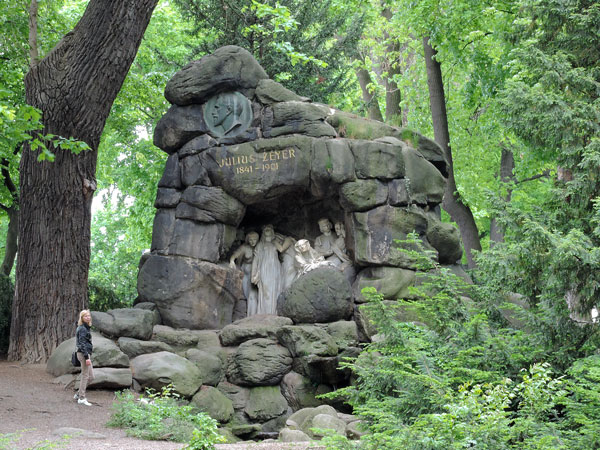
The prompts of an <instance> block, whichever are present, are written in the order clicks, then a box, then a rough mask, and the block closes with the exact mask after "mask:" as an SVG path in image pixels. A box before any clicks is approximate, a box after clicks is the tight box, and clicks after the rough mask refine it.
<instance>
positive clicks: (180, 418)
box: [107, 385, 225, 450]
mask: <svg viewBox="0 0 600 450" xmlns="http://www.w3.org/2000/svg"><path fill="white" fill-rule="evenodd" d="M181 403H182V402H181V399H180V398H179V396H178V395H177V394H176V393H175V392H173V388H172V386H171V385H169V386H166V387H164V388H163V389H162V391H161V392H160V393H156V392H154V391H152V390H148V391H147V393H146V396H144V395H142V396H140V398H139V399H136V398H135V397H134V395H133V394H132V393H131V391H123V392H118V393H117V401H116V403H115V404H113V413H112V416H111V418H110V420H109V421H108V423H107V425H108V426H112V427H117V428H124V429H125V432H126V433H127V434H129V435H130V436H134V437H137V438H140V439H147V440H169V441H175V442H190V446H189V447H188V448H190V449H193V450H208V449H211V448H213V445H214V444H215V443H219V442H224V440H225V439H224V438H223V437H222V436H221V435H220V434H219V433H218V431H217V422H216V421H215V420H214V419H212V418H211V417H210V416H208V415H207V414H205V413H196V412H195V411H194V409H193V407H192V406H190V405H183V404H181Z"/></svg>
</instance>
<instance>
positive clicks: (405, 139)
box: [138, 46, 462, 329]
mask: <svg viewBox="0 0 600 450" xmlns="http://www.w3.org/2000/svg"><path fill="white" fill-rule="evenodd" d="M165 95H166V97H167V99H168V100H169V101H170V102H171V103H172V106H171V107H170V109H169V110H168V112H167V113H166V114H165V116H163V118H162V119H161V120H160V121H159V123H158V125H157V127H156V131H155V135H154V143H155V145H157V146H158V147H160V148H161V149H163V150H164V151H165V152H167V153H168V154H169V157H168V159H167V162H166V166H165V171H164V174H163V177H162V179H161V180H160V182H159V189H158V193H157V198H156V202H155V206H156V208H157V213H156V217H155V221H154V229H153V240H152V248H151V253H150V255H146V256H144V257H143V260H142V262H141V269H140V273H139V277H138V292H139V297H140V300H142V301H149V302H153V303H155V304H156V305H157V307H158V309H159V311H160V314H161V317H162V320H163V323H164V324H165V325H168V326H171V327H174V328H181V327H183V328H189V329H211V328H215V329H219V328H223V327H224V326H226V325H227V324H229V323H231V322H233V321H234V320H236V319H240V318H243V317H245V316H246V315H247V313H248V311H251V312H252V313H254V312H255V311H256V303H255V302H256V296H257V295H258V297H259V298H260V297H261V292H260V291H261V289H258V294H256V289H257V286H260V285H261V283H262V285H264V284H265V282H264V280H260V279H258V280H255V281H253V283H254V284H252V283H251V282H250V279H251V277H252V274H251V259H252V256H251V255H252V249H251V248H250V249H248V248H246V250H247V251H246V256H244V261H242V263H241V267H240V268H241V269H242V270H237V269H236V268H232V267H228V266H227V265H226V264H223V263H224V262H226V261H229V260H230V257H231V255H235V256H234V260H235V259H237V258H239V255H240V253H237V254H234V251H236V250H237V249H239V248H243V246H244V242H243V241H244V236H245V235H247V234H248V233H255V232H258V233H260V231H261V229H262V228H263V227H264V226H265V225H267V224H272V225H273V228H274V230H275V234H276V235H277V236H280V237H281V239H283V238H285V237H287V238H288V239H290V240H291V241H292V242H296V241H298V240H301V239H305V240H307V241H308V242H309V244H313V247H315V248H317V247H318V242H316V241H318V236H319V234H320V230H319V225H318V223H319V219H321V218H323V217H324V218H327V219H328V220H329V221H330V223H331V224H333V223H339V224H341V225H340V226H341V227H342V228H343V233H342V234H341V235H340V236H341V239H340V241H341V243H342V246H343V247H344V250H343V251H344V256H345V259H346V260H347V261H345V262H347V264H346V265H345V267H346V266H347V267H348V269H347V270H345V271H344V274H345V278H346V281H347V282H348V283H355V286H354V289H352V290H350V289H348V288H346V287H345V286H342V287H340V288H339V289H338V287H337V285H336V289H330V290H329V291H330V292H333V291H336V293H337V295H338V296H340V295H342V293H343V295H346V294H345V293H346V292H348V297H347V298H345V299H343V300H341V299H332V301H333V303H334V304H336V306H335V307H330V308H329V309H330V311H327V308H328V307H329V303H328V302H327V301H326V300H323V299H321V298H319V301H318V302H314V301H313V303H317V308H315V305H312V306H311V305H310V300H311V297H314V295H315V293H316V292H318V291H319V289H320V287H319V285H318V283H317V279H318V278H319V276H317V275H314V274H313V276H312V277H313V278H314V280H312V281H308V280H303V284H304V287H303V288H302V287H300V286H291V287H290V284H291V282H290V281H287V282H286V281H285V280H283V281H281V283H282V288H281V289H274V292H272V293H269V295H268V297H269V298H270V300H269V301H270V302H275V301H276V300H273V299H272V298H271V297H272V296H273V295H279V294H281V295H279V298H278V305H277V308H278V309H277V314H279V315H284V316H287V317H290V318H292V320H294V322H296V323H300V322H328V321H335V320H340V319H347V318H349V316H350V315H351V312H352V309H353V308H352V303H353V301H355V300H356V298H357V297H359V296H360V292H357V291H359V289H358V288H357V287H356V283H358V284H359V285H362V284H364V280H366V279H370V278H372V273H373V270H374V269H376V268H381V269H382V270H384V271H385V270H388V271H393V270H394V269H396V270H397V271H398V273H401V271H403V270H408V271H412V270H413V269H414V267H413V264H412V261H411V260H410V259H409V258H407V257H406V256H405V254H404V253H402V252H401V251H400V250H399V248H398V246H397V244H396V243H395V240H396V239H403V238H405V237H406V235H407V234H408V233H411V232H416V233H417V234H418V236H419V238H420V239H421V240H422V242H423V244H424V246H425V248H427V249H429V250H433V251H434V252H435V253H436V255H437V257H438V259H439V261H440V262H441V263H444V264H452V263H455V262H456V261H457V260H458V259H460V256H461V254H462V250H461V246H460V241H459V236H458V233H457V231H456V229H455V228H453V227H451V226H449V225H446V224H442V223H441V222H440V220H439V204H440V203H441V201H442V195H443V191H444V185H445V178H444V175H445V173H446V161H445V160H444V158H443V153H442V151H441V149H440V148H439V147H438V146H437V145H436V144H435V143H434V142H433V141H431V140H429V139H427V138H425V137H423V136H421V135H419V134H418V133H416V132H413V131H410V130H407V129H402V128H396V127H391V126H388V125H385V124H381V123H379V122H374V121H369V120H365V119H361V118H359V117H356V116H353V115H350V114H347V113H342V112H340V111H337V110H335V109H332V108H330V107H328V106H326V105H321V104H315V103H311V102H310V101H309V100H308V99H306V98H303V97H300V96H298V95H296V94H295V93H293V92H291V91H289V90H287V89H285V88H284V87H283V86H281V85H280V84H278V83H276V82H274V81H273V80H270V79H269V78H268V77H267V75H266V73H265V72H264V70H263V69H262V68H261V67H260V65H259V64H258V63H257V62H256V61H255V60H254V58H253V57H252V56H251V55H250V54H249V53H248V52H247V51H245V50H243V49H241V48H239V47H235V46H227V47H223V48H221V49H219V50H217V51H215V53H214V54H212V55H208V56H205V57H203V58H202V59H200V60H198V61H194V62H192V63H190V64H188V66H186V67H185V68H183V69H182V70H181V71H180V72H178V73H177V74H175V76H174V77H173V79H172V80H170V81H169V83H168V84H167V87H166V89H165ZM324 211H326V214H324V213H323V212H324ZM335 236H337V237H340V236H338V235H337V234H335ZM247 242H248V240H247V239H246V244H245V245H246V247H248V243H247ZM236 243H237V244H236ZM315 243H316V244H317V245H316V246H315ZM255 246H256V242H253V248H254V253H255V254H256V253H257V251H258V250H257V247H255ZM258 247H260V244H259V245H258ZM292 251H293V249H292ZM288 253H289V250H288ZM271 258H275V256H272V257H271ZM278 258H279V259H280V260H281V263H282V264H284V258H285V253H284V252H281V253H280V254H279V255H278ZM326 259H329V258H326ZM342 259H344V258H342ZM244 264H245V266H244ZM277 264H279V261H278V262H277ZM232 265H233V266H234V267H235V264H232ZM244 267H245V268H244ZM362 272H365V274H364V275H362ZM357 273H358V278H357V280H358V281H357V282H356V281H355V275H356V274H357ZM307 275H308V274H307ZM244 277H245V278H244ZM282 277H284V275H282ZM296 278H297V277H296ZM300 278H301V279H302V278H303V277H300ZM330 278H331V277H330ZM405 278H406V277H405ZM409 278H410V277H409ZM290 279H291V280H293V279H294V277H293V276H292V277H291V278H290ZM268 281H269V282H268V283H266V284H267V285H272V284H273V283H274V282H275V281H274V280H273V275H269V278H268ZM342 281H343V280H342ZM346 281H343V283H345V282H346ZM277 282H279V280H278V281H277ZM320 282H321V283H327V282H328V280H327V279H324V280H320ZM298 283H300V280H296V284H298ZM315 283H316V284H315ZM343 283H342V284H343ZM263 290H264V286H263ZM321 291H322V290H321ZM401 291H402V289H398V290H396V291H395V292H394V295H395V294H397V293H398V292H401ZM302 292H305V294H304V300H303V299H302V298H300V299H299V298H298V297H302V295H303V294H302ZM352 292H354V295H353V296H352V295H351V294H352ZM324 295H325V296H326V295H327V294H326V293H323V292H322V293H321V297H323V296H324ZM343 295H342V296H343ZM247 298H248V299H249V303H248V304H246V299H247ZM395 298H396V297H394V299H395ZM292 301H293V304H292ZM340 302H342V303H340ZM259 303H260V299H259ZM303 303H304V305H303ZM323 303H324V304H325V305H324V306H323V308H324V309H323V310H320V309H319V308H318V306H319V304H321V305H322V304H323ZM274 308H275V307H274V306H272V307H269V308H267V309H261V307H260V305H259V306H258V313H264V312H265V311H268V312H275V309H274ZM311 308H312V309H311ZM333 310H335V311H333ZM294 315H297V317H294Z"/></svg>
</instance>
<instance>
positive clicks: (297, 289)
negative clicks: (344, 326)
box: [277, 268, 352, 323]
mask: <svg viewBox="0 0 600 450" xmlns="http://www.w3.org/2000/svg"><path fill="white" fill-rule="evenodd" d="M277 309H278V312H279V314H281V315H282V316H285V317H289V318H290V319H292V320H293V321H294V323H317V322H319V323H324V322H335V321H338V320H346V319H348V318H349V317H350V315H351V314H352V292H351V289H350V284H349V283H348V280H347V279H346V277H345V276H344V275H343V274H342V273H341V272H340V271H339V270H337V269H333V268H331V269H330V268H322V269H315V270H313V271H311V272H308V273H307V274H304V275H302V276H301V277H300V278H298V279H297V280H296V281H295V282H294V283H293V284H292V285H291V286H290V288H289V289H288V290H287V291H285V292H283V293H282V294H281V295H280V296H279V300H278V305H277Z"/></svg>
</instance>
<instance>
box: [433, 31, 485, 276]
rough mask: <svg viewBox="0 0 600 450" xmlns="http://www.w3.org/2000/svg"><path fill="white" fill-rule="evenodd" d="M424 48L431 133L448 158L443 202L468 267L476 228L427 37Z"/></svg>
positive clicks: (475, 244)
mask: <svg viewBox="0 0 600 450" xmlns="http://www.w3.org/2000/svg"><path fill="white" fill-rule="evenodd" d="M423 48H424V50H425V64H426V67H427V86H428V87H429V105H430V108H431V117H432V120H433V134H434V138H435V141H436V142H437V143H438V144H439V145H440V146H441V147H442V149H443V150H444V153H445V155H446V160H447V162H448V181H447V183H446V190H445V192H444V200H443V203H442V206H443V208H444V210H446V212H447V213H448V214H450V218H451V219H452V220H453V221H454V222H456V223H457V224H458V229H459V231H460V236H461V238H462V241H463V246H464V249H465V254H466V255H467V264H468V266H469V268H473V267H475V266H476V264H475V259H474V258H473V251H474V250H478V251H481V243H480V241H479V231H478V230H477V224H476V223H475V219H474V217H473V213H472V212H471V209H470V208H469V206H468V205H466V204H465V203H463V202H462V200H461V198H460V194H459V193H458V191H457V189H456V181H455V179H454V165H453V163H452V151H451V149H450V133H449V131H448V116H447V115H446V97H445V94H444V83H443V81H442V68H441V66H440V63H439V62H438V61H437V60H436V59H435V56H436V51H435V50H434V49H433V47H432V46H431V45H430V44H429V38H428V37H424V38H423Z"/></svg>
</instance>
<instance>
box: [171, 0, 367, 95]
mask: <svg viewBox="0 0 600 450" xmlns="http://www.w3.org/2000/svg"><path fill="white" fill-rule="evenodd" d="M362 3H363V2H360V1H351V2H340V1H337V0H326V1H321V2H304V1H299V0H281V1H278V2H275V1H272V0H268V1H265V2H257V1H254V0H244V1H241V2H240V1H235V2H234V1H229V0H227V1H225V2H223V1H221V0H177V1H176V2H175V4H176V5H177V6H178V7H179V8H180V9H181V11H182V14H183V15H184V17H185V18H186V19H191V20H192V21H193V22H194V23H195V25H196V29H195V30H194V32H195V33H196V34H197V35H198V36H201V37H202V38H203V39H202V42H201V43H200V45H199V46H198V48H197V54H200V55H201V54H206V53H210V52H212V51H214V50H215V49H217V48H219V47H221V46H223V45H239V46H240V47H243V48H245V49H247V50H248V51H250V52H251V53H252V54H253V55H254V56H255V57H256V58H257V60H258V62H259V63H260V64H261V65H262V66H263V68H264V69H265V70H266V72H267V73H268V74H269V76H270V77H271V78H273V79H275V80H277V81H280V82H282V83H283V84H284V85H285V86H286V87H287V88H289V89H291V90H293V91H295V92H297V93H299V94H300V95H305V96H308V97H310V98H312V99H313V100H315V101H321V102H327V99H328V96H329V95H330V94H332V93H334V92H336V91H345V90H346V89H347V86H348V85H349V84H351V83H354V82H355V80H354V77H353V74H352V72H350V71H349V59H350V58H352V57H353V56H354V55H355V54H356V47H357V43H358V41H359V39H360V37H361V32H362V28H363V13H362V11H361V8H360V7H361V6H363V4H362Z"/></svg>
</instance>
